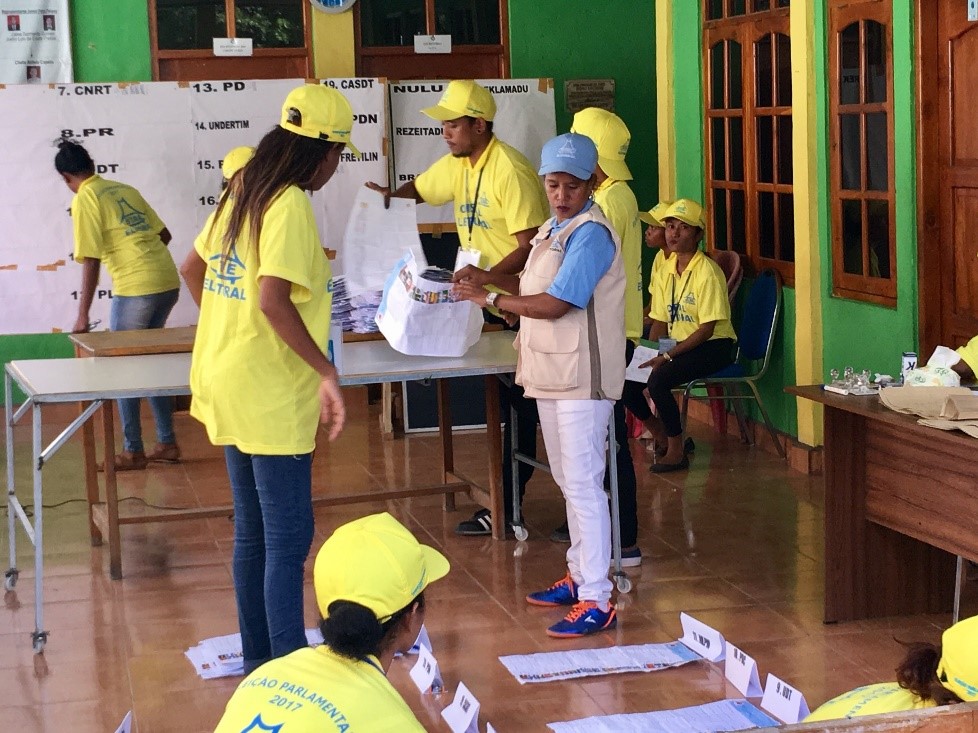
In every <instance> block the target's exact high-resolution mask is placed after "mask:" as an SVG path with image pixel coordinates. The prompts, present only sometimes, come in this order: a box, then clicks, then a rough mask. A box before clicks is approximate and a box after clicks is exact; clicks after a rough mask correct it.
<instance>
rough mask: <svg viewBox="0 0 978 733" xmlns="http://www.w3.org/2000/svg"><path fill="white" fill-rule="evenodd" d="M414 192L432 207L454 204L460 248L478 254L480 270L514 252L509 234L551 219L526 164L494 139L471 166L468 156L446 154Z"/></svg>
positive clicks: (540, 189) (537, 181)
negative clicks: (474, 250) (470, 227)
mask: <svg viewBox="0 0 978 733" xmlns="http://www.w3.org/2000/svg"><path fill="white" fill-rule="evenodd" d="M414 187H415V189H416V190H417V192H418V195H419V196H420V197H421V198H422V199H424V201H425V203H428V204H431V205H432V206H441V205H442V204H447V203H448V202H449V201H452V202H454V208H455V226H456V227H457V228H458V236H459V239H460V240H461V242H462V246H463V247H471V248H473V249H477V250H479V252H481V253H482V262H481V263H480V264H481V266H482V267H493V266H495V265H497V264H498V263H499V262H500V260H502V259H503V258H504V257H506V255H508V254H509V253H510V252H512V251H513V250H515V249H516V237H514V236H513V235H514V234H516V233H517V232H522V231H523V230H525V229H537V228H538V227H539V226H540V225H541V224H543V222H545V221H546V220H547V219H549V218H550V205H549V204H548V203H547V195H546V194H545V193H544V192H543V186H542V185H541V184H540V177H539V176H538V175H537V173H536V171H535V170H534V169H533V167H532V166H531V165H530V161H528V160H527V159H526V158H525V157H524V156H523V154H522V153H521V152H520V151H518V150H517V149H516V148H513V147H510V146H509V145H507V144H506V143H504V142H501V141H499V140H497V139H496V138H495V137H494V138H492V140H490V141H489V146H488V147H487V148H486V149H485V150H484V151H483V153H482V156H481V157H480V158H479V160H478V162H477V163H476V164H475V165H474V166H473V165H472V164H471V163H470V162H469V159H468V158H467V157H466V158H456V157H454V156H453V155H451V154H449V155H445V156H444V157H442V158H440V159H438V160H437V161H435V163H434V164H433V165H432V166H431V167H430V168H428V170H426V171H425V172H424V173H422V174H421V175H419V176H418V177H417V178H415V179H414ZM477 189H478V196H476V190H477ZM476 199H478V200H476ZM470 222H471V224H472V237H471V240H470V239H469V223H470Z"/></svg>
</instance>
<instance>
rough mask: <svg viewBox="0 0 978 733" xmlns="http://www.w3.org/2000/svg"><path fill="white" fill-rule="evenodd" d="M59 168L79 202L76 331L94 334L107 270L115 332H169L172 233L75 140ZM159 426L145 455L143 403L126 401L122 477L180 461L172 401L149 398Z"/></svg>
mask: <svg viewBox="0 0 978 733" xmlns="http://www.w3.org/2000/svg"><path fill="white" fill-rule="evenodd" d="M54 167H55V169H56V170H57V171H58V173H60V174H61V178H62V179H63V180H64V182H65V185H67V186H68V188H69V189H71V191H73V192H74V194H75V196H74V198H73V199H72V201H71V219H72V226H73V229H74V239H75V249H74V254H73V259H74V260H75V262H77V263H78V264H80V265H81V266H82V284H81V288H80V289H79V291H78V317H77V319H76V320H75V325H74V326H73V327H72V332H73V333H84V332H86V331H88V330H89V328H90V324H89V310H90V308H91V306H92V301H93V300H94V299H95V291H96V288H97V287H98V280H99V271H100V269H101V265H102V264H103V263H104V264H105V269H106V270H108V271H109V275H110V276H111V277H112V290H111V292H110V297H111V298H112V306H111V310H110V316H109V327H110V328H111V329H112V330H113V331H132V330H134V329H146V328H163V326H164V325H165V324H166V319H167V317H168V316H169V315H170V311H171V310H173V306H174V305H176V302H177V299H178V298H179V296H180V277H179V275H178V274H177V268H176V265H175V264H174V263H173V258H172V257H171V256H170V251H169V250H168V249H167V245H168V244H169V243H170V239H171V236H170V232H169V230H168V229H167V228H166V226H165V225H164V224H163V222H162V221H160V217H159V216H157V214H156V212H155V211H153V208H152V207H151V206H150V205H149V204H148V203H146V200H145V199H143V197H142V195H141V194H140V193H139V191H137V190H136V189H135V188H133V187H132V186H128V185H126V184H125V183H118V182H116V181H109V180H106V179H104V178H102V177H101V176H98V175H96V173H95V162H94V161H93V160H92V157H91V156H90V155H89V153H88V151H87V150H85V148H84V147H82V146H81V145H79V144H78V143H76V142H73V141H71V140H62V141H61V142H60V143H59V144H58V153H57V155H55V158H54ZM149 403H150V407H151V408H152V410H153V418H154V420H155V422H156V437H157V445H156V448H155V449H154V450H153V451H152V452H150V453H149V455H147V454H146V452H145V450H144V448H143V435H142V426H141V424H140V419H139V406H140V400H139V399H138V398H136V399H125V400H119V414H120V416H121V419H122V434H123V450H122V453H120V454H119V455H117V456H116V457H115V468H116V470H117V471H128V470H134V469H144V468H146V465H147V463H148V462H149V461H164V462H167V463H175V462H177V461H179V459H180V449H179V447H177V443H176V437H175V436H174V433H173V400H172V398H170V397H150V398H149Z"/></svg>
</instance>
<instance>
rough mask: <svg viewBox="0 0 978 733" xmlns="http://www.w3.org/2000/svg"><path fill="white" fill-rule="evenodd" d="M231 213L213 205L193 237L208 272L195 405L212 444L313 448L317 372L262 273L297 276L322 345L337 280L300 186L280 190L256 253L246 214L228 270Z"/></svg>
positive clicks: (305, 317) (300, 305)
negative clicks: (297, 347) (272, 300)
mask: <svg viewBox="0 0 978 733" xmlns="http://www.w3.org/2000/svg"><path fill="white" fill-rule="evenodd" d="M215 213H216V212H215ZM230 213H231V206H230V205H228V206H226V207H224V209H223V211H222V212H221V216H220V219H218V220H216V221H215V219H214V214H211V217H210V218H209V219H208V221H207V223H206V224H205V225H204V229H203V231H202V232H201V233H200V235H199V236H198V237H197V240H196V241H195V242H194V247H195V248H196V250H197V253H198V254H199V255H200V256H201V258H202V259H203V260H204V261H205V262H206V263H207V273H206V275H205V277H204V292H203V299H202V302H201V307H200V320H199V322H198V324H197V338H196V341H195V342H194V352H193V360H192V361H191V366H190V389H191V391H192V392H193V402H192V403H191V409H190V413H191V414H192V415H193V416H194V417H196V418H197V419H198V420H200V421H201V422H202V423H204V425H205V426H206V428H207V435H208V437H210V440H211V442H212V443H214V444H215V445H234V446H236V447H237V448H238V449H239V450H241V451H243V452H245V453H254V454H258V455H293V454H296V455H298V454H304V453H310V452H312V450H313V448H315V444H316V429H317V427H318V425H319V400H318V390H319V383H320V377H319V375H318V374H317V373H316V371H315V370H314V369H313V368H312V367H310V366H309V365H308V364H307V363H306V362H305V361H303V360H302V359H301V358H300V357H299V355H298V354H296V353H295V352H294V351H293V350H292V349H290V348H289V347H288V346H286V345H285V342H284V341H282V339H281V338H280V337H279V335H278V334H277V333H276V332H275V330H274V329H273V328H272V326H271V324H270V323H269V322H268V319H267V318H266V317H265V315H264V314H263V313H262V312H261V309H260V307H259V292H258V282H259V279H260V278H261V277H263V276H265V275H268V276H272V277H277V278H281V279H283V280H288V281H289V282H290V283H292V294H291V299H292V302H293V303H294V304H295V307H296V308H297V309H298V311H299V315H300V317H301V318H302V321H303V323H305V325H306V329H308V331H309V333H310V334H311V335H312V338H313V339H314V340H315V341H316V343H317V344H318V345H319V347H320V348H321V349H322V350H323V352H324V353H325V351H326V346H327V342H328V340H329V319H330V315H331V310H332V303H333V294H332V285H333V281H332V272H331V270H330V266H329V260H327V259H326V254H325V253H324V252H323V248H322V245H321V244H320V241H319V233H318V232H317V230H316V220H315V218H314V217H313V211H312V206H311V205H310V203H309V197H308V196H306V194H305V193H304V192H303V191H302V190H301V189H299V188H298V187H296V186H290V187H289V188H286V189H285V190H284V191H282V193H281V194H280V195H279V196H278V198H276V199H275V200H274V201H273V202H272V204H271V206H269V208H268V211H266V212H265V218H264V220H263V222H262V230H261V241H260V244H259V251H258V252H256V251H255V247H254V245H253V244H252V242H251V237H250V235H249V233H248V222H247V221H246V222H245V226H244V232H243V233H242V234H241V236H240V237H239V238H238V241H237V243H236V245H235V247H234V248H233V250H232V252H231V257H230V259H229V260H228V262H227V263H226V264H225V266H224V270H223V272H222V270H221V256H222V255H221V247H222V241H221V240H222V233H223V232H224V231H226V229H227V225H228V219H229V217H230ZM212 227H213V229H214V236H212V237H209V236H208V234H209V233H210V231H211V229H212ZM259 254H260V264H259Z"/></svg>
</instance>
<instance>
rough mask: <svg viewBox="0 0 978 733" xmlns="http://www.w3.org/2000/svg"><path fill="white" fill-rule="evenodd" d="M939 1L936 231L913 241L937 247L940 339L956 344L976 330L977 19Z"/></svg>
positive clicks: (952, 1) (949, 0) (958, 5)
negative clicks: (930, 238)
mask: <svg viewBox="0 0 978 733" xmlns="http://www.w3.org/2000/svg"><path fill="white" fill-rule="evenodd" d="M939 5H940V7H939V10H938V17H937V30H938V44H937V47H938V59H935V61H937V63H938V93H939V94H940V101H939V105H938V108H939V110H940V112H939V128H938V134H939V145H940V156H939V161H940V162H939V166H938V168H939V171H938V176H939V184H938V189H939V196H940V220H939V225H940V237H939V238H938V239H937V241H933V242H927V241H922V242H920V244H919V246H922V247H934V246H936V247H939V248H940V253H941V258H940V259H941V263H940V269H941V277H940V282H941V294H942V298H941V310H942V313H941V341H940V343H942V344H945V345H947V346H959V345H961V344H963V343H965V342H967V341H968V340H969V339H970V338H971V337H973V336H975V335H976V334H978V134H975V129H974V119H975V116H974V103H975V96H974V90H975V89H978V24H976V23H972V22H969V21H968V19H967V8H966V4H965V3H963V2H958V1H957V0H939ZM923 68H927V67H926V66H923ZM922 73H923V71H922Z"/></svg>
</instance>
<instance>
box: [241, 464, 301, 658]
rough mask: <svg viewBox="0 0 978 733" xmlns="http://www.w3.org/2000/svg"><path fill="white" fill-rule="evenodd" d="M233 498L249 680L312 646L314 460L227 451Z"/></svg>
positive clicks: (243, 642) (244, 649)
mask: <svg viewBox="0 0 978 733" xmlns="http://www.w3.org/2000/svg"><path fill="white" fill-rule="evenodd" d="M224 459H225V461H226V463H227V468H228V478H230V480H231V494H232V496H233V499H234V554H233V558H232V569H233V572H234V595H235V599H236V601H237V604H238V626H239V628H240V630H241V646H242V651H243V652H244V664H245V674H248V673H250V672H251V671H252V670H253V669H255V668H256V667H258V666H259V665H261V664H263V663H264V662H266V661H268V660H269V659H274V658H276V657H281V656H284V655H286V654H289V653H290V652H294V651H295V650H296V649H301V648H302V647H304V646H307V641H306V632H305V620H304V616H303V598H302V581H303V566H304V564H305V562H306V557H307V556H308V555H309V548H310V547H311V546H312V530H313V517H312V453H307V454H305V455H299V456H258V455H250V454H248V453H242V452H241V451H240V450H238V449H237V448H235V447H234V446H225V448H224Z"/></svg>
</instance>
